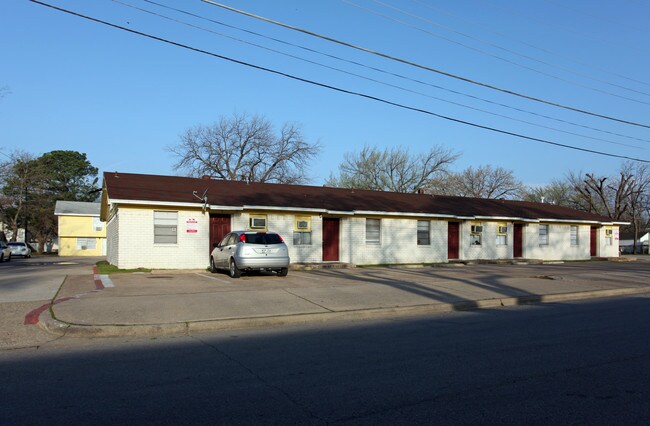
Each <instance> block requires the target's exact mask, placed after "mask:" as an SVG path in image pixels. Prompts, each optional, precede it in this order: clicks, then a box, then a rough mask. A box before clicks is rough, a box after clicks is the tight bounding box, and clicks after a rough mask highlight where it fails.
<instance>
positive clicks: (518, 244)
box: [512, 223, 524, 257]
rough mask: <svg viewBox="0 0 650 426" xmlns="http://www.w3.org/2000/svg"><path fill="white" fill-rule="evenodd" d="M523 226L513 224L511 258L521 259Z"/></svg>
mask: <svg viewBox="0 0 650 426" xmlns="http://www.w3.org/2000/svg"><path fill="white" fill-rule="evenodd" d="M523 241H524V225H522V224H521V223H515V228H514V233H513V239H512V256H513V257H523V255H524V253H523Z"/></svg>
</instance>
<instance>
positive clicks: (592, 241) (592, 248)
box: [589, 227, 598, 256]
mask: <svg viewBox="0 0 650 426" xmlns="http://www.w3.org/2000/svg"><path fill="white" fill-rule="evenodd" d="M597 243H598V228H595V227H592V228H591V232H590V233H589V256H596V255H597V254H596V248H597Z"/></svg>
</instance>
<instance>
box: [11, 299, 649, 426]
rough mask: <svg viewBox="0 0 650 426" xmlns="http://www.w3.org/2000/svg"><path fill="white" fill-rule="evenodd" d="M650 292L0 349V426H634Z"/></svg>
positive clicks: (642, 409) (643, 406) (644, 389)
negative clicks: (419, 425)
mask: <svg viewBox="0 0 650 426" xmlns="http://www.w3.org/2000/svg"><path fill="white" fill-rule="evenodd" d="M648 312H650V297H634V298H617V299H600V300H597V301H589V302H580V303H563V304H544V305H534V306H520V307H515V308H506V309H497V310H477V311H470V312H454V313H449V314H441V315H435V316H427V317H422V318H415V319H414V318H411V319H394V320H390V321H389V320H385V321H374V322H364V323H355V324H353V325H347V326H341V325H337V326H334V325H327V326H323V325H321V326H310V327H300V328H298V327H294V328H283V329H275V330H274V329H271V330H262V331H241V332H233V331H231V332H223V333H212V334H200V335H194V336H189V337H178V338H164V339H163V338H160V339H153V340H146V339H141V340H134V339H130V340H127V339H118V338H116V339H107V340H79V341H75V340H73V339H69V338H66V339H62V340H59V341H55V342H50V343H48V344H47V345H45V346H43V347H42V348H40V349H39V350H13V351H0V377H1V378H2V386H0V401H2V404H0V419H2V423H5V424H33V423H49V424H69V423H82V422H83V423H84V424H116V423H145V424H179V423H210V424H223V423H229V424H233V423H235V424H242V423H248V424H250V423H255V424H258V423H274V424H277V423H309V424H328V423H341V424H407V423H436V424H445V423H454V424H463V423H465V424H469V423H472V424H474V423H481V424H491V423H505V424H569V423H570V424H576V423H577V424H626V425H629V424H647V423H648V422H650V402H649V401H650V339H649V336H650V316H649V314H648Z"/></svg>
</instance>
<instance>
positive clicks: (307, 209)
mask: <svg viewBox="0 0 650 426" xmlns="http://www.w3.org/2000/svg"><path fill="white" fill-rule="evenodd" d="M241 210H273V211H284V212H295V211H298V212H314V213H325V212H326V211H327V210H325V209H315V208H310V207H272V206H249V205H244V206H243V207H242V208H241Z"/></svg>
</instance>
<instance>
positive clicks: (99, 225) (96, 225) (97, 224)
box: [93, 217, 104, 232]
mask: <svg viewBox="0 0 650 426" xmlns="http://www.w3.org/2000/svg"><path fill="white" fill-rule="evenodd" d="M102 230H104V223H103V222H102V221H101V220H100V219H99V218H98V217H93V231H98V232H100V231H102Z"/></svg>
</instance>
